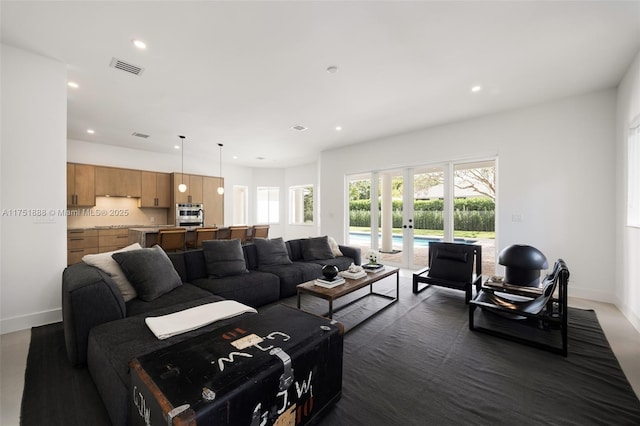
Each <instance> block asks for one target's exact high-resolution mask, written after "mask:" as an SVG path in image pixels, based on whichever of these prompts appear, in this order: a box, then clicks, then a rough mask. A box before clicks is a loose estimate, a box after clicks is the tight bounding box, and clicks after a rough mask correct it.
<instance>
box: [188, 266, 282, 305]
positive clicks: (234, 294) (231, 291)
mask: <svg viewBox="0 0 640 426" xmlns="http://www.w3.org/2000/svg"><path fill="white" fill-rule="evenodd" d="M192 284H193V285H195V286H198V287H200V288H201V289H203V290H206V291H208V292H210V293H213V294H215V295H218V296H221V297H224V298H225V299H230V300H236V301H238V302H240V303H244V304H245V305H249V306H251V307H254V308H257V307H259V306H262V305H266V304H267V303H271V302H275V301H276V300H278V299H279V298H280V279H279V278H278V277H277V276H276V275H273V274H269V273H266V272H259V271H250V272H248V273H246V274H242V275H234V276H231V277H222V278H198V279H195V280H193V282H192Z"/></svg>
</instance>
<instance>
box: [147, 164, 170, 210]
mask: <svg viewBox="0 0 640 426" xmlns="http://www.w3.org/2000/svg"><path fill="white" fill-rule="evenodd" d="M140 177H141V190H142V195H141V197H140V207H159V208H169V207H170V206H171V175H170V174H169V173H156V172H141V173H140Z"/></svg>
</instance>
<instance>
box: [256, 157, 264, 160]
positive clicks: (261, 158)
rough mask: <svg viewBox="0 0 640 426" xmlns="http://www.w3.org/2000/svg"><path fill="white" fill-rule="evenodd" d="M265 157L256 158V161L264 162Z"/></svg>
mask: <svg viewBox="0 0 640 426" xmlns="http://www.w3.org/2000/svg"><path fill="white" fill-rule="evenodd" d="M264 159H265V157H256V160H264Z"/></svg>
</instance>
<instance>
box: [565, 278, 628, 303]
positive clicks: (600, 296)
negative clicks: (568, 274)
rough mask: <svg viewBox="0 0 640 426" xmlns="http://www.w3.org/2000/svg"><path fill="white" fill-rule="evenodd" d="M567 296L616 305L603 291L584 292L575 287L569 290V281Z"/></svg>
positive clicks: (609, 295) (612, 298) (610, 296)
mask: <svg viewBox="0 0 640 426" xmlns="http://www.w3.org/2000/svg"><path fill="white" fill-rule="evenodd" d="M568 296H569V297H577V298H578V299H588V300H595V301H596V302H603V303H611V304H614V305H617V303H616V300H615V298H614V297H613V296H612V295H611V294H608V293H606V292H603V291H593V290H584V289H579V288H575V287H574V288H571V281H569V287H568Z"/></svg>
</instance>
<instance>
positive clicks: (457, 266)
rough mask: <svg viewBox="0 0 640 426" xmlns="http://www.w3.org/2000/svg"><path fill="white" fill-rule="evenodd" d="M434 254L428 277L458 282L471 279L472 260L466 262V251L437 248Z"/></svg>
mask: <svg viewBox="0 0 640 426" xmlns="http://www.w3.org/2000/svg"><path fill="white" fill-rule="evenodd" d="M434 256H435V257H436V259H435V260H434V261H432V262H431V269H430V270H429V276H430V277H433V278H439V279H441V280H447V281H455V282H460V283H464V282H470V281H471V276H472V274H473V262H467V253H462V252H455V251H448V250H442V249H438V250H437V251H436V252H435V253H434Z"/></svg>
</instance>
